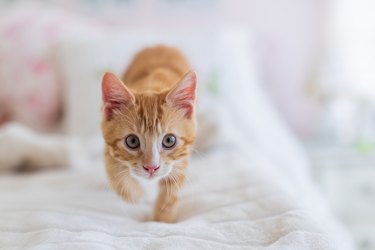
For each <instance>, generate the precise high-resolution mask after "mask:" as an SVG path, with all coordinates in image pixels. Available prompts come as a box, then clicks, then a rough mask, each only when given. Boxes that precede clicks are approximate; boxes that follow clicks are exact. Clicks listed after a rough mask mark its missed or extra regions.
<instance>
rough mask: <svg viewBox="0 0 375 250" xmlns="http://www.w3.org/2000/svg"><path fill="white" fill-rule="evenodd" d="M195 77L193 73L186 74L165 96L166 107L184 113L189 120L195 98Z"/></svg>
mask: <svg viewBox="0 0 375 250" xmlns="http://www.w3.org/2000/svg"><path fill="white" fill-rule="evenodd" d="M196 85H197V76H196V74H195V72H194V71H190V72H188V73H187V74H186V75H185V76H184V77H183V78H182V80H181V81H180V82H179V83H178V84H177V86H176V87H174V88H173V89H172V90H171V91H170V92H169V93H168V95H167V97H166V101H167V104H168V105H171V106H173V107H176V108H178V109H182V110H184V111H185V117H186V118H191V116H192V114H193V111H194V104H195V100H196V96H197V93H196V92H197V87H196Z"/></svg>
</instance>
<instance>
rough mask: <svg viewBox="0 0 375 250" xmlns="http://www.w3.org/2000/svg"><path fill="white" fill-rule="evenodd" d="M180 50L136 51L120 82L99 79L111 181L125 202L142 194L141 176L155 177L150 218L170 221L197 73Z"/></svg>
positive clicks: (191, 125) (191, 132) (188, 141)
mask: <svg viewBox="0 0 375 250" xmlns="http://www.w3.org/2000/svg"><path fill="white" fill-rule="evenodd" d="M189 70H190V67H189V64H188V62H187V60H186V59H185V57H184V56H183V55H182V54H181V52H180V51H178V50H177V49H174V48H169V47H164V46H157V47H152V48H146V49H144V50H142V51H141V52H139V53H138V54H137V55H136V56H135V58H134V59H133V62H132V63H131V64H130V66H129V68H128V70H127V71H126V73H125V75H124V76H123V78H122V80H123V81H121V80H120V79H118V78H117V77H116V76H115V75H113V74H111V73H106V74H105V75H104V77H103V82H102V91H103V102H104V106H103V120H102V132H103V137H104V140H105V165H106V168H107V174H108V177H109V180H110V183H111V185H112V187H113V188H114V190H115V191H116V192H117V194H119V195H120V196H121V197H122V198H123V199H124V200H125V201H128V202H135V201H137V200H138V199H139V198H140V197H141V196H142V193H143V190H142V187H141V185H140V183H139V180H140V179H142V178H143V179H149V180H153V179H156V180H159V185H160V191H159V196H158V198H157V201H156V204H155V210H154V220H156V221H163V222H173V221H175V216H176V205H177V201H178V197H179V188H180V187H181V186H182V185H183V183H184V180H185V170H186V168H187V166H188V158H189V154H190V148H191V145H192V143H193V142H194V139H195V128H196V122H195V115H194V113H195V112H194V110H195V100H196V76H195V73H194V72H192V71H189Z"/></svg>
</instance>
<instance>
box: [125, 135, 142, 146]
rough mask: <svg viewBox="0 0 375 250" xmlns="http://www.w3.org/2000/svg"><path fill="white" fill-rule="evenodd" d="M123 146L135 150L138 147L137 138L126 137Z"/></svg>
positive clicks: (132, 136) (134, 136)
mask: <svg viewBox="0 0 375 250" xmlns="http://www.w3.org/2000/svg"><path fill="white" fill-rule="evenodd" d="M125 144H126V146H127V147H128V148H130V149H137V148H139V146H140V142H139V138H138V136H136V135H133V134H132V135H128V136H127V137H126V139H125Z"/></svg>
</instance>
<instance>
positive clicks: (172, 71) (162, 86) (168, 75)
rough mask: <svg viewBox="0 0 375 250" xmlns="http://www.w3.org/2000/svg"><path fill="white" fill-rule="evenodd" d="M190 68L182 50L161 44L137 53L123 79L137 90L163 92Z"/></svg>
mask: <svg viewBox="0 0 375 250" xmlns="http://www.w3.org/2000/svg"><path fill="white" fill-rule="evenodd" d="M189 70H190V65H189V63H188V61H187V59H186V58H185V56H184V55H183V54H182V53H181V51H180V50H178V49H176V48H173V47H167V46H163V45H159V46H155V47H149V48H145V49H143V50H142V51H140V52H139V53H138V54H136V55H135V57H134V59H133V61H132V62H131V64H130V65H129V67H128V69H127V70H126V72H125V74H124V76H123V78H122V79H123V81H124V82H125V84H126V85H127V86H128V87H129V88H131V89H133V90H135V91H136V92H148V91H153V92H161V91H165V90H169V89H171V88H172V87H173V86H174V85H175V84H177V83H178V81H179V80H181V78H182V77H183V76H184V75H185V74H186V73H187V72H188V71H189Z"/></svg>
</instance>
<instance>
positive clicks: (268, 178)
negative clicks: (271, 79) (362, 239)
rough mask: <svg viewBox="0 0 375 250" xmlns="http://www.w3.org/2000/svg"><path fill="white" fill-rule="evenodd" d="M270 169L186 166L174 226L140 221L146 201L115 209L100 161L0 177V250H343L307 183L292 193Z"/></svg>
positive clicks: (254, 157)
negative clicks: (81, 167)
mask: <svg viewBox="0 0 375 250" xmlns="http://www.w3.org/2000/svg"><path fill="white" fill-rule="evenodd" d="M250 152H251V153H250ZM275 167H276V166H272V164H269V163H267V159H266V158H265V157H262V155H261V154H260V153H259V152H257V151H256V149H250V148H243V150H241V149H234V148H233V149H223V150H217V151H215V152H211V153H209V154H207V155H200V156H198V157H196V158H194V159H193V160H192V163H191V167H190V173H189V181H188V183H187V185H186V186H185V187H184V188H183V190H182V194H181V196H182V197H181V201H180V206H179V212H178V220H179V222H178V223H176V224H165V223H157V222H151V221H148V218H149V217H150V215H151V211H152V201H151V200H150V199H145V200H143V201H141V202H140V203H139V204H136V205H129V204H127V203H125V202H123V201H122V200H121V199H120V198H119V197H117V196H116V195H115V194H114V192H113V191H112V190H110V189H109V187H108V184H107V180H106V177H105V174H104V170H103V169H104V167H103V166H102V163H101V162H100V161H98V162H97V164H93V165H91V166H88V168H87V169H86V170H85V171H77V170H76V171H74V170H65V171H54V172H44V173H38V174H34V175H33V176H24V175H18V176H1V177H0V248H4V249H340V250H343V249H351V242H350V239H349V237H347V235H346V233H345V231H344V230H343V229H342V228H341V227H340V226H339V225H338V224H337V222H336V221H335V220H334V218H333V217H332V216H331V215H330V213H329V212H328V211H327V209H326V208H325V205H324V203H323V202H322V201H321V199H320V198H319V195H318V194H317V193H316V191H315V188H314V187H313V185H312V184H311V183H310V181H309V180H308V179H303V178H304V177H301V179H300V180H299V182H300V183H304V184H301V185H300V186H296V184H294V183H293V182H292V181H290V180H287V179H286V178H285V177H283V176H282V175H281V174H279V172H278V171H275ZM151 191H155V190H153V189H151Z"/></svg>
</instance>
